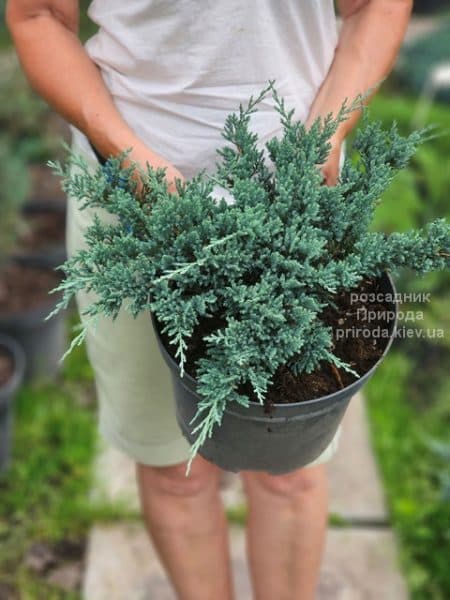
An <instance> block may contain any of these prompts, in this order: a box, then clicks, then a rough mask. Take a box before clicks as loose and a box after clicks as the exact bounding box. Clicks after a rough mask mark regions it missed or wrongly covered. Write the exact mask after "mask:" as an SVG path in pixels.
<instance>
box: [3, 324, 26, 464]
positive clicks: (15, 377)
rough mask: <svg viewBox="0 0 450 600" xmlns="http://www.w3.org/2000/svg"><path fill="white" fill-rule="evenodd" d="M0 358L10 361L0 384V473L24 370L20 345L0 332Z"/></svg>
mask: <svg viewBox="0 0 450 600" xmlns="http://www.w3.org/2000/svg"><path fill="white" fill-rule="evenodd" d="M0 358H1V360H3V361H10V366H11V372H10V374H9V376H8V377H6V380H5V381H3V382H2V383H1V384H0V473H3V472H4V471H6V469H7V468H8V465H9V461H10V453H11V437H12V435H11V433H12V423H13V403H14V397H15V395H16V392H17V390H18V389H19V387H20V385H21V383H22V380H23V376H24V372H25V354H24V352H23V350H22V348H21V347H20V345H19V344H18V343H17V342H16V341H15V340H14V339H12V338H10V337H9V336H5V335H3V334H0Z"/></svg>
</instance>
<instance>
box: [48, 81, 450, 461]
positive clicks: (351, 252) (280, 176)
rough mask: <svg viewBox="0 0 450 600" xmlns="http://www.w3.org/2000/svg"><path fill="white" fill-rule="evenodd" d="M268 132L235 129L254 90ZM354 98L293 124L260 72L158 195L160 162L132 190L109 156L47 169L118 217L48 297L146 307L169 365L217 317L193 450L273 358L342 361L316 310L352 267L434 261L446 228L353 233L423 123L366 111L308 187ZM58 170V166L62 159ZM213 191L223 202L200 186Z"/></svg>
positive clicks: (359, 272)
mask: <svg viewBox="0 0 450 600" xmlns="http://www.w3.org/2000/svg"><path fill="white" fill-rule="evenodd" d="M270 90H271V91H272V95H273V98H274V101H275V107H276V110H277V111H278V112H279V114H280V119H281V123H282V127H283V135H282V136H281V137H280V138H273V139H271V140H270V141H269V142H268V143H267V144H266V150H267V153H268V157H266V156H265V155H264V151H263V150H262V149H260V148H259V146H258V137H257V135H256V134H255V133H253V132H251V130H250V115H251V114H252V112H254V111H255V110H256V106H257V104H258V102H259V101H260V100H261V99H262V98H263V97H264V96H265V95H266V94H267V93H268V92H269V91H270ZM358 106H360V104H359V103H358V102H354V103H353V104H352V105H350V106H348V105H347V104H344V105H343V106H342V108H341V110H340V112H339V113H338V114H337V115H336V116H335V117H333V115H331V114H330V115H328V116H327V117H326V118H324V119H317V120H316V122H315V123H314V124H313V125H312V126H311V127H310V128H309V129H307V128H306V127H305V126H304V125H303V124H302V123H300V122H298V121H295V119H294V118H293V111H287V110H286V108H285V105H284V102H283V100H282V99H281V98H280V97H279V96H278V94H277V92H276V90H275V88H274V86H273V83H272V82H271V83H270V84H269V86H268V87H267V88H266V89H265V90H263V92H262V93H261V95H260V96H259V97H258V98H257V99H256V100H254V99H253V98H251V99H250V101H249V104H248V106H247V107H245V108H244V107H242V106H240V109H239V112H238V113H236V114H231V115H229V116H228V118H227V120H226V123H225V127H224V131H223V136H224V138H225V140H226V142H227V144H226V145H225V146H224V147H223V148H221V149H219V150H218V152H219V155H220V161H219V163H218V164H217V169H216V173H215V174H214V176H210V175H208V174H206V173H204V172H202V173H200V174H199V175H198V176H196V177H194V178H193V179H191V180H189V181H187V182H185V183H181V182H178V184H177V193H170V192H169V191H168V188H167V184H166V181H165V171H164V170H162V169H158V170H153V169H152V168H150V167H149V168H148V169H147V172H146V173H145V175H144V177H143V178H144V181H145V185H144V190H143V192H142V193H141V194H140V199H139V200H138V199H136V183H135V179H134V178H133V176H132V172H133V168H132V167H131V168H129V169H126V170H125V169H121V166H120V165H121V161H122V160H123V156H121V157H118V158H112V159H110V160H109V161H108V162H107V164H106V166H105V167H103V168H102V167H99V168H98V169H97V170H96V172H94V173H91V172H89V170H88V167H87V165H86V164H84V163H83V161H81V160H80V159H79V158H77V157H72V162H73V161H75V162H76V163H77V168H76V169H70V165H67V166H66V167H64V168H62V167H61V166H59V165H58V166H57V167H56V168H57V170H58V172H59V173H60V174H61V175H62V176H63V177H64V187H65V190H66V191H67V192H68V193H69V194H70V195H72V196H75V197H76V198H78V200H79V201H80V205H81V206H90V207H101V208H104V209H106V210H107V211H108V212H110V213H111V214H113V215H116V216H117V217H118V219H117V222H116V223H115V224H105V223H102V222H101V221H100V220H98V219H97V220H96V221H95V223H94V224H93V225H92V226H91V227H90V228H89V229H88V231H87V235H86V241H87V249H85V250H80V251H79V252H78V253H77V254H76V255H75V256H74V257H73V258H71V259H70V260H69V261H68V262H67V263H66V265H65V270H66V272H67V279H66V281H65V282H64V283H63V284H62V285H61V286H60V287H61V289H62V290H63V292H64V300H63V302H62V304H61V305H62V306H65V305H67V303H68V302H69V300H70V299H71V297H72V296H73V294H74V293H76V292H77V291H78V290H88V291H93V292H95V293H96V295H97V296H96V297H97V300H96V301H95V302H94V303H93V304H91V306H90V307H89V308H88V310H87V314H88V315H90V316H91V317H92V318H95V316H96V315H99V314H101V315H107V316H109V317H111V318H113V319H114V318H116V317H117V315H118V312H119V310H120V309H121V307H122V306H123V305H124V306H125V307H126V308H127V309H128V310H129V311H130V312H131V313H132V314H133V315H137V314H138V313H140V312H141V311H153V312H154V314H155V315H156V317H157V319H158V321H159V322H160V323H161V324H162V327H163V330H164V332H165V333H167V334H168V336H169V338H170V340H171V343H172V344H174V346H175V352H176V357H177V360H178V361H179V365H180V369H181V373H182V374H183V373H184V367H185V362H186V349H187V346H188V342H189V338H190V337H191V336H192V333H193V330H194V328H195V327H196V325H197V324H198V323H199V319H201V318H204V317H211V316H221V317H222V318H223V319H224V321H223V322H224V325H223V326H222V327H220V328H219V329H217V330H215V331H213V333H211V334H210V335H208V336H207V337H206V338H205V341H206V342H207V351H206V354H205V355H204V356H203V357H202V358H200V359H199V360H198V361H197V380H198V384H199V385H198V391H199V392H200V394H201V396H202V400H201V401H200V403H199V406H198V412H197V415H196V419H194V423H196V426H195V429H194V431H195V432H197V434H198V436H197V438H196V443H195V445H194V446H193V452H196V450H197V449H198V448H199V447H200V446H201V444H202V443H203V441H204V440H205V439H206V437H207V436H210V435H211V434H212V431H213V428H214V427H215V426H216V425H220V422H221V419H222V416H223V413H224V409H225V407H226V406H227V404H230V403H232V402H239V403H241V404H243V405H247V404H248V402H249V398H248V397H247V396H245V395H243V394H241V393H239V392H238V389H242V388H240V384H243V383H250V384H251V386H252V388H253V390H254V392H255V394H256V396H257V397H258V398H259V400H260V401H261V402H263V400H264V396H265V393H266V391H267V388H268V386H269V385H270V383H271V381H272V377H273V375H274V373H275V371H276V370H277V368H278V367H279V366H280V365H283V364H287V365H288V366H289V367H290V368H291V369H292V371H293V372H295V373H297V374H299V373H302V372H311V371H313V370H314V369H316V368H317V367H318V366H319V363H320V362H321V361H326V362H332V363H334V364H336V365H337V366H338V367H341V368H346V369H348V370H350V367H349V366H348V365H346V364H345V363H343V362H342V360H341V359H340V358H339V357H337V356H335V355H334V354H333V343H332V332H331V330H330V328H329V327H327V326H326V325H325V324H324V323H323V322H322V321H321V320H320V316H319V315H320V312H321V310H322V309H323V308H324V307H325V306H327V305H328V304H329V303H330V302H332V301H333V297H334V295H335V294H336V293H337V292H340V291H342V290H350V289H353V288H355V287H356V286H357V285H358V283H359V282H360V281H361V280H362V279H363V278H365V277H372V276H378V275H380V274H381V273H382V272H383V271H384V270H390V271H395V270H396V269H398V268H400V267H405V266H406V267H410V268H412V269H415V270H416V271H417V272H419V273H424V272H426V271H430V270H434V269H443V268H445V267H446V266H448V264H449V253H450V232H449V226H448V224H447V223H446V222H445V221H444V220H443V219H441V220H437V221H435V222H433V223H431V224H429V225H428V226H427V227H425V228H424V229H423V230H420V231H412V232H407V233H394V234H392V235H390V236H387V235H386V234H382V233H373V232H369V230H368V228H369V226H370V224H371V222H372V218H373V214H374V210H375V207H376V205H377V202H378V200H379V198H380V196H381V194H382V193H383V191H384V190H385V189H386V188H387V187H388V186H389V184H390V182H391V181H392V178H393V177H394V175H395V173H396V172H397V171H398V170H399V169H402V168H403V167H404V166H405V165H406V164H407V162H408V160H409V159H410V157H411V156H412V155H413V153H414V151H415V148H416V146H417V144H418V143H419V142H420V141H421V140H422V139H423V138H424V137H425V133H424V131H422V132H415V133H413V134H411V135H409V136H408V137H402V136H401V135H399V133H398V131H397V129H396V127H395V125H393V126H392V128H391V129H390V130H388V131H384V130H383V129H382V128H381V126H380V124H379V123H378V122H370V121H369V120H367V117H366V116H365V117H364V118H365V119H366V123H365V126H364V127H363V128H362V129H361V130H360V131H359V133H358V134H357V136H356V140H355V142H354V148H355V149H356V150H357V152H358V156H359V160H358V161H356V162H355V161H354V160H353V161H352V160H351V159H350V158H347V159H346V161H345V164H344V166H343V169H342V173H341V176H340V180H339V182H338V183H337V185H336V186H334V187H327V186H325V185H323V183H322V175H321V172H320V169H319V165H320V164H322V163H323V162H324V161H325V160H326V158H327V156H328V153H329V151H330V148H331V146H330V143H329V139H330V137H331V136H332V135H333V133H334V132H335V131H336V128H337V126H338V125H339V123H340V122H341V121H342V120H343V119H345V118H347V117H348V114H349V113H350V112H351V111H352V110H355V108H357V107H358ZM72 166H73V165H72ZM217 183H219V184H220V185H222V186H223V187H225V188H226V189H227V190H228V191H229V192H231V194H232V195H233V197H234V199H235V203H234V204H231V205H230V204H227V202H226V201H225V199H223V198H222V199H220V200H219V201H218V200H217V199H215V197H214V196H213V195H212V191H213V188H214V185H215V184H217Z"/></svg>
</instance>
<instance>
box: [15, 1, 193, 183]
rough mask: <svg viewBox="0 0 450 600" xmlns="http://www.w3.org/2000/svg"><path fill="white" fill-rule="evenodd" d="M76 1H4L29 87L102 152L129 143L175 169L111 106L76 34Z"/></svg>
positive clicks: (145, 158)
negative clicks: (142, 139)
mask: <svg viewBox="0 0 450 600" xmlns="http://www.w3.org/2000/svg"><path fill="white" fill-rule="evenodd" d="M78 20H79V6H78V0H8V3H7V7H6V21H7V24H8V27H9V30H10V32H11V35H12V37H13V40H14V43H15V46H16V51H17V54H18V56H19V59H20V62H21V64H22V67H23V69H24V71H25V73H26V75H27V77H28V79H29V81H30V83H31V85H32V86H33V88H34V89H35V90H36V91H37V92H38V93H39V94H40V95H41V96H42V97H43V98H44V99H45V100H46V101H47V102H48V103H49V104H50V105H51V106H52V107H53V108H54V109H55V110H56V111H57V112H58V113H60V114H61V115H62V116H63V117H64V118H65V119H66V120H67V121H69V122H70V123H72V124H73V125H75V127H77V128H78V129H80V130H81V131H82V132H83V133H84V134H85V135H86V136H87V137H88V138H89V140H90V141H91V142H92V144H93V145H94V146H95V147H96V148H97V150H98V151H99V153H100V154H101V155H103V156H110V155H115V154H118V153H120V152H122V151H123V150H126V149H128V148H132V152H131V155H130V158H131V159H132V160H134V161H136V162H137V163H140V164H141V165H143V166H144V165H145V164H146V162H148V163H149V164H150V165H152V166H153V167H167V171H166V175H167V178H168V180H169V181H170V182H173V179H174V178H175V177H179V178H182V175H181V174H180V173H179V171H178V170H177V169H176V168H175V167H174V166H173V165H171V164H170V163H169V162H168V161H167V160H165V159H164V158H163V157H161V156H159V155H158V154H157V153H156V152H153V151H152V150H151V149H149V148H148V147H147V146H146V145H145V144H144V143H143V142H142V141H141V140H140V139H139V138H138V136H137V135H136V134H135V133H134V132H133V131H132V129H131V128H130V127H129V126H128V124H127V123H126V122H125V120H124V119H123V118H122V116H121V114H120V113H119V111H118V110H117V108H116V107H115V105H114V102H113V99H112V97H111V95H110V93H109V91H108V89H107V87H106V85H105V84H104V82H103V78H102V76H101V74H100V71H99V69H98V68H97V66H96V65H95V63H94V62H93V61H92V60H91V58H90V57H89V55H88V54H87V52H86V51H85V49H84V47H83V45H82V44H81V42H80V40H79V39H78Z"/></svg>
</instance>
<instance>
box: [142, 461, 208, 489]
mask: <svg viewBox="0 0 450 600" xmlns="http://www.w3.org/2000/svg"><path fill="white" fill-rule="evenodd" d="M137 474H138V480H139V483H140V485H141V486H144V487H145V488H146V490H148V492H150V493H153V494H158V495H169V496H180V497H189V496H196V495H199V494H201V493H204V492H205V491H207V490H208V489H210V488H212V487H218V486H219V472H218V468H217V467H215V466H214V465H212V464H211V463H208V462H207V461H205V460H203V459H201V457H196V458H195V459H194V460H193V462H192V466H191V471H190V473H189V475H188V476H186V463H179V464H177V465H171V466H168V467H152V466H147V465H143V464H139V463H138V464H137Z"/></svg>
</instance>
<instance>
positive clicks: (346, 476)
mask: <svg viewBox="0 0 450 600" xmlns="http://www.w3.org/2000/svg"><path fill="white" fill-rule="evenodd" d="M328 475H329V483H330V511H331V512H332V513H335V514H338V515H340V516H342V517H344V518H347V519H350V520H354V521H362V522H368V523H370V522H385V521H386V519H387V513H386V506H385V501H384V496H383V491H382V486H381V482H380V477H379V473H378V468H377V465H376V463H375V459H374V456H373V452H372V448H371V444H370V440H369V430H368V423H367V416H366V410H365V405H364V399H363V396H362V395H361V394H357V395H356V396H355V397H354V398H353V399H352V400H351V401H350V405H349V407H348V409H347V412H346V414H345V416H344V420H343V423H342V435H341V437H340V440H339V448H338V451H337V452H336V454H335V456H334V457H333V458H332V459H331V460H330V462H329V463H328Z"/></svg>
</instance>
